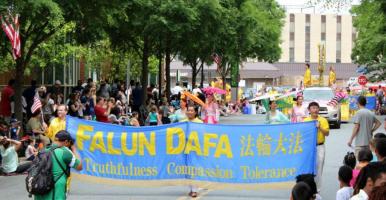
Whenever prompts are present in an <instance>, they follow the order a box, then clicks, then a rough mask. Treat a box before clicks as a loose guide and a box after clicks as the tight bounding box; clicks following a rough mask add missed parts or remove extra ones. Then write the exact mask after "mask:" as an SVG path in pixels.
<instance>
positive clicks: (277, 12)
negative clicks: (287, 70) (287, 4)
mask: <svg viewBox="0 0 386 200" xmlns="http://www.w3.org/2000/svg"><path fill="white" fill-rule="evenodd" d="M221 4H222V6H223V7H224V9H223V12H222V14H221V18H222V20H221V22H220V32H219V34H218V37H216V42H215V44H216V45H215V52H216V53H218V54H219V55H220V56H221V57H222V64H221V68H220V70H219V71H220V74H221V76H222V79H223V88H224V89H225V85H226V81H225V79H226V77H227V75H228V74H229V71H230V67H231V65H232V64H233V65H235V64H236V65H238V63H241V62H242V61H244V60H246V59H247V58H257V59H258V60H263V61H266V62H273V61H276V60H278V59H279V58H280V53H281V50H280V47H279V44H280V33H281V27H282V26H283V18H284V11H283V9H281V8H280V7H279V5H278V4H277V2H276V1H274V0H263V1H258V2H257V1H253V0H244V1H232V0H229V1H222V2H221Z"/></svg>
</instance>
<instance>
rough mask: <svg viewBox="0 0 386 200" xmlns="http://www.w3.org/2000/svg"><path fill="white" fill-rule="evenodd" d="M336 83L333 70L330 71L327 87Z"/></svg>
mask: <svg viewBox="0 0 386 200" xmlns="http://www.w3.org/2000/svg"><path fill="white" fill-rule="evenodd" d="M335 82H336V74H335V72H334V71H333V70H330V74H329V76H328V86H330V87H331V86H332V85H334V84H335Z"/></svg>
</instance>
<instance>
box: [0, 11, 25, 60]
mask: <svg viewBox="0 0 386 200" xmlns="http://www.w3.org/2000/svg"><path fill="white" fill-rule="evenodd" d="M9 18H11V23H10V22H9V20H8V19H9ZM0 19H1V27H2V29H3V31H4V32H5V34H6V35H7V37H8V39H9V41H10V42H11V45H12V56H13V59H14V60H16V59H17V58H19V57H20V56H21V42H20V34H19V28H20V23H19V15H18V14H16V16H15V17H12V16H11V15H10V16H8V17H7V18H4V17H1V16H0Z"/></svg>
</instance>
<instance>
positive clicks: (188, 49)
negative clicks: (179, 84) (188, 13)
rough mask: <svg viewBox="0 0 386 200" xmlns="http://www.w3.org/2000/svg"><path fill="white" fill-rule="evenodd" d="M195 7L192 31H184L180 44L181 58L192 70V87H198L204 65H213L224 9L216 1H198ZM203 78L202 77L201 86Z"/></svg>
mask: <svg viewBox="0 0 386 200" xmlns="http://www.w3.org/2000/svg"><path fill="white" fill-rule="evenodd" d="M190 6H192V7H194V9H195V10H196V12H197V14H196V15H197V17H196V18H195V20H194V21H193V22H192V26H191V27H190V29H184V31H183V32H182V35H183V37H181V39H182V40H181V41H180V42H179V43H180V44H181V45H180V47H179V56H180V57H179V58H180V59H181V60H182V61H183V62H184V64H188V65H190V66H191V68H192V86H193V87H194V86H195V85H196V77H197V75H198V73H199V72H200V70H201V72H203V69H204V63H207V64H211V63H212V62H213V61H212V59H211V55H212V54H213V51H214V46H215V38H216V35H217V34H218V31H219V25H220V22H221V20H222V19H221V10H222V9H223V8H222V7H221V5H220V3H219V1H216V0H200V1H196V2H195V3H194V5H190ZM201 74H202V75H203V73H201ZM202 84H203V77H201V85H202Z"/></svg>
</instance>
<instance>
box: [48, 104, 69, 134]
mask: <svg viewBox="0 0 386 200" xmlns="http://www.w3.org/2000/svg"><path fill="white" fill-rule="evenodd" d="M56 111H57V115H58V117H55V118H54V119H53V120H52V121H51V123H50V126H49V127H48V128H47V130H46V136H47V137H49V138H50V139H51V141H54V139H55V135H56V133H58V132H59V131H61V130H65V129H66V115H67V106H66V105H63V104H61V105H59V106H58V107H57V109H56Z"/></svg>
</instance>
